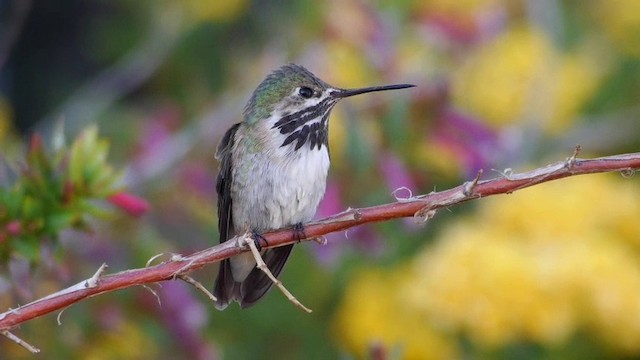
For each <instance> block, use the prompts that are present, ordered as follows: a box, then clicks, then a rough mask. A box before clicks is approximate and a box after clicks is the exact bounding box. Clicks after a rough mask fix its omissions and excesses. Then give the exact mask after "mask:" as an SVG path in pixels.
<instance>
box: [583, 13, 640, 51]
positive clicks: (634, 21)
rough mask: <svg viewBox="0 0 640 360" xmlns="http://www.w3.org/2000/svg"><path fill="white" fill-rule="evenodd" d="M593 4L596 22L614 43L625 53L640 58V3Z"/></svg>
mask: <svg viewBox="0 0 640 360" xmlns="http://www.w3.org/2000/svg"><path fill="white" fill-rule="evenodd" d="M591 4H592V6H591V9H592V13H593V15H594V16H595V18H596V21H597V22H598V23H599V24H601V25H602V27H603V28H604V30H605V34H606V35H608V36H609V38H611V39H612V40H613V43H614V44H616V45H617V46H618V48H620V49H622V50H623V51H625V52H628V53H630V54H633V55H636V56H640V2H638V1H637V0H607V1H605V0H597V1H594V2H592V3H591Z"/></svg>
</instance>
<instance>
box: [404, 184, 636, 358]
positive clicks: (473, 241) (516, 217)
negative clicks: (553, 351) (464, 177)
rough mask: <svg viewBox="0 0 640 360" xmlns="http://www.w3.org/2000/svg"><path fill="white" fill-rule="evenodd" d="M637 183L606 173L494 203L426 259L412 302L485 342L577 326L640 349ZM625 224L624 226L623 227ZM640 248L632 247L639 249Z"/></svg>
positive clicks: (566, 331) (418, 266)
mask: <svg viewBox="0 0 640 360" xmlns="http://www.w3.org/2000/svg"><path fill="white" fill-rule="evenodd" d="M628 197H630V198H631V199H636V200H637V199H638V198H640V188H638V186H637V183H634V182H632V181H625V180H620V179H616V178H615V176H596V175H590V176H588V177H581V178H576V179H567V180H563V181H558V182H555V183H551V184H544V185H541V186H538V187H536V188H535V189H528V190H524V191H521V192H518V193H516V194H513V195H510V196H509V197H498V198H491V199H487V200H485V201H484V202H483V203H482V204H481V205H480V208H479V209H478V214H477V215H476V216H475V217H472V218H468V219H465V220H462V221H460V222H459V223H457V224H456V225H455V226H452V227H451V228H449V229H448V230H447V231H445V232H444V233H443V234H442V235H441V238H442V240H441V241H440V242H439V243H438V245H436V247H435V248H434V249H432V250H431V251H427V252H425V253H423V254H422V255H421V256H419V257H418V258H417V259H416V262H415V268H414V275H413V277H410V278H412V279H413V282H408V284H411V286H408V285H407V287H406V290H405V294H406V297H407V299H409V302H410V304H411V305H410V306H411V307H412V308H415V309H418V310H419V312H420V313H422V314H423V316H425V317H426V318H428V319H431V321H434V322H436V323H438V324H440V325H441V326H442V327H444V328H446V329H449V330H450V331H463V332H466V333H468V334H469V335H470V337H471V338H472V339H475V340H476V342H477V343H479V344H482V345H485V346H501V345H505V344H507V343H508V342H510V341H513V340H529V341H535V342H539V343H541V344H546V345H554V344H558V343H562V342H564V341H566V340H567V339H568V338H569V337H570V336H571V335H573V334H574V333H575V332H576V331H577V329H582V330H583V331H591V333H592V334H593V335H594V336H595V337H600V339H601V340H602V342H603V343H606V344H608V345H609V346H611V347H613V348H615V349H618V350H620V351H624V352H628V353H636V354H637V353H640V343H638V342H637V341H636V340H637V339H638V338H640V315H636V314H640V300H638V299H640V264H639V263H638V259H639V257H638V254H639V252H638V251H637V249H636V251H629V250H630V249H631V248H633V247H634V246H637V244H636V242H637V240H636V238H637V237H638V234H640V223H639V222H638V221H637V214H639V213H640V205H639V202H638V201H629V200H628ZM620 229H622V230H620ZM630 246H631V247H630Z"/></svg>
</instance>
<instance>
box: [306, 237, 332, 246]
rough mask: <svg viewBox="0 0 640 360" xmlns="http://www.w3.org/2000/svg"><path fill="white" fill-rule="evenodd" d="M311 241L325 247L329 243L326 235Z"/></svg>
mask: <svg viewBox="0 0 640 360" xmlns="http://www.w3.org/2000/svg"><path fill="white" fill-rule="evenodd" d="M310 240H312V241H315V242H317V243H318V244H320V245H321V246H325V245H327V243H328V241H327V237H326V236H324V235H320V236H317V237H314V238H311V239H310Z"/></svg>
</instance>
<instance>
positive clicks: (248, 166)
mask: <svg viewBox="0 0 640 360" xmlns="http://www.w3.org/2000/svg"><path fill="white" fill-rule="evenodd" d="M413 86H414V85H410V84H398V85H386V86H374V87H365V88H358V89H342V88H337V87H333V86H331V85H329V84H327V83H325V82H324V81H322V80H320V79H319V78H318V77H316V76H315V75H314V74H312V73H311V72H310V71H309V70H307V69H305V68H304V67H302V66H300V65H296V64H287V65H284V66H282V67H281V68H279V69H277V70H275V71H273V72H272V73H271V74H269V75H268V76H267V77H266V78H265V79H264V80H263V81H262V83H260V85H258V87H257V88H256V89H255V91H254V92H253V94H252V95H251V97H250V99H249V101H248V103H247V105H246V106H245V108H244V111H243V121H241V122H239V123H237V124H235V125H233V126H231V128H230V129H229V130H227V132H226V133H225V135H224V136H223V138H222V140H221V141H220V143H219V145H218V147H217V150H216V159H218V160H219V161H220V169H219V173H218V178H217V181H216V192H217V194H218V230H219V232H220V242H221V243H222V242H225V241H227V240H229V239H231V238H233V237H234V236H236V235H239V234H242V233H245V232H247V231H251V232H253V234H260V233H263V232H265V231H268V230H275V229H279V228H284V227H292V229H293V230H294V231H295V232H298V233H299V232H302V234H304V232H303V229H302V223H303V222H305V221H309V220H311V219H312V218H313V216H314V215H315V212H316V209H317V208H318V204H319V203H320V200H321V199H322V197H323V196H324V192H325V188H326V182H327V172H328V171H329V163H330V157H329V142H328V132H329V115H330V113H331V110H332V109H333V107H334V105H336V103H338V101H340V100H341V99H343V98H346V97H350V96H354V95H359V94H364V93H369V92H374V91H383V90H395V89H404V88H409V87H413ZM294 234H295V233H294ZM292 248H293V244H291V245H286V246H282V247H278V248H273V249H268V250H262V251H261V254H262V257H263V259H264V261H265V263H266V264H267V266H268V268H269V270H270V271H271V272H272V273H273V275H274V276H276V277H278V276H279V274H280V273H281V271H282V269H283V268H284V265H285V263H286V262H287V259H288V258H289V255H290V254H291V249H292ZM272 285H273V283H272V281H271V280H270V279H269V278H268V277H267V276H266V275H265V274H264V273H263V272H262V271H261V270H260V269H258V268H257V267H256V262H255V260H254V257H253V255H252V254H251V253H250V252H246V253H242V254H239V255H236V256H233V257H231V258H230V259H226V260H223V261H222V262H221V264H220V268H219V270H218V277H217V279H216V282H215V286H214V291H213V293H214V295H215V296H216V298H217V301H216V304H215V305H216V308H217V309H219V310H223V309H225V308H226V307H227V306H228V305H229V303H230V302H231V301H234V300H235V301H237V302H238V303H239V304H240V307H241V308H246V307H249V306H251V305H254V304H255V303H256V302H258V300H260V299H261V298H262V297H263V296H264V295H265V294H266V293H267V291H268V290H269V289H270V288H271V286H272Z"/></svg>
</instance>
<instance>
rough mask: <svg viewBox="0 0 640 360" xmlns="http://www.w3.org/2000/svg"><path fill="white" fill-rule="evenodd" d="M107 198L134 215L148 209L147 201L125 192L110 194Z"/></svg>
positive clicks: (141, 213) (138, 214) (140, 214)
mask: <svg viewBox="0 0 640 360" xmlns="http://www.w3.org/2000/svg"><path fill="white" fill-rule="evenodd" d="M107 200H108V201H109V202H110V203H112V204H113V205H115V206H117V207H119V208H120V209H122V210H124V211H126V212H127V213H128V214H129V215H132V216H135V217H138V216H142V215H143V214H144V213H146V212H147V211H149V208H150V206H149V203H148V202H147V201H146V200H145V199H143V198H140V197H137V196H135V195H132V194H129V193H126V192H120V193H117V194H114V195H111V196H109V198H108V199H107Z"/></svg>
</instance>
